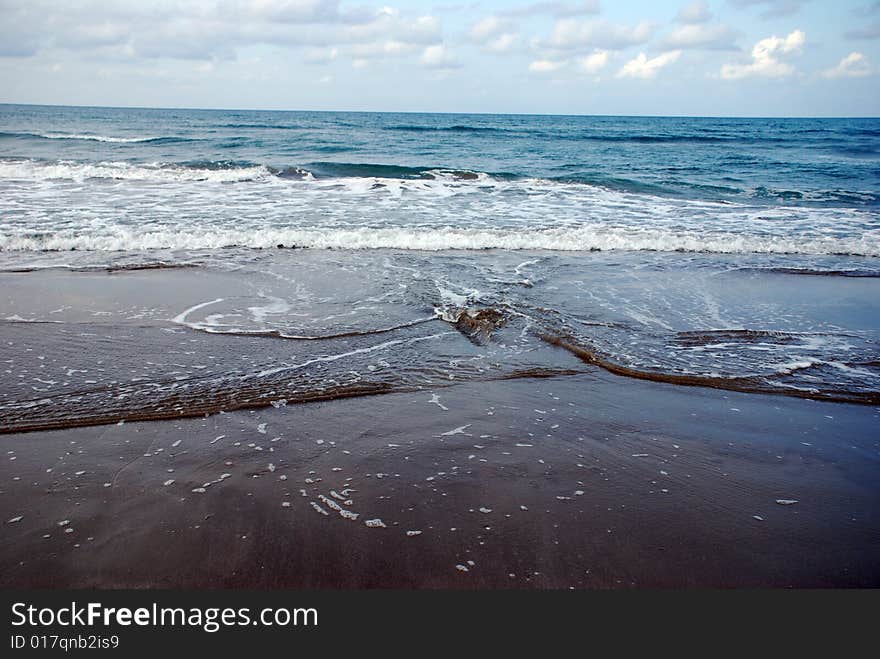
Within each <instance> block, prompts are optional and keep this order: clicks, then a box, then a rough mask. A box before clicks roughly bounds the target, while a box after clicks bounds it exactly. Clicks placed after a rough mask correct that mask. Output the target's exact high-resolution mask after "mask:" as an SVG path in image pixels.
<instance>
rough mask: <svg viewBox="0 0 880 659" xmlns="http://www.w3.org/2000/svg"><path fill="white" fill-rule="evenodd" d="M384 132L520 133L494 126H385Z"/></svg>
mask: <svg viewBox="0 0 880 659" xmlns="http://www.w3.org/2000/svg"><path fill="white" fill-rule="evenodd" d="M383 130H392V131H402V132H409V133H468V134H471V133H486V134H499V133H501V134H508V133H516V132H519V131H515V130H510V129H507V128H496V127H493V126H466V125H460V124H459V125H454V126H421V125H406V124H403V125H399V126H385V127H384V129H383Z"/></svg>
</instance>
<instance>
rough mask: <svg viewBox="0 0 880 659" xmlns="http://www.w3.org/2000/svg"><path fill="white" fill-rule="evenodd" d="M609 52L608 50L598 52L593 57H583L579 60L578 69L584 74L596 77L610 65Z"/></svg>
mask: <svg viewBox="0 0 880 659" xmlns="http://www.w3.org/2000/svg"><path fill="white" fill-rule="evenodd" d="M608 57H609V52H608V51H607V50H597V51H596V52H595V53H593V54H592V55H587V56H586V57H581V58H580V59H578V60H577V68H578V70H579V71H581V72H582V73H586V74H588V75H594V74H596V73H599V71H601V70H602V69H604V68H605V65H606V64H608Z"/></svg>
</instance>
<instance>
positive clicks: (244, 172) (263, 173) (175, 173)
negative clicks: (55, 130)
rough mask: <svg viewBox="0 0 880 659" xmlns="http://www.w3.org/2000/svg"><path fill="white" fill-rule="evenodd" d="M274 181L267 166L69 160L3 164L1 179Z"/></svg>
mask: <svg viewBox="0 0 880 659" xmlns="http://www.w3.org/2000/svg"><path fill="white" fill-rule="evenodd" d="M269 177H273V174H272V172H271V170H270V169H269V168H268V167H265V166H264V165H253V164H240V165H238V166H228V167H222V166H204V165H203V166H188V165H185V164H183V165H169V164H165V163H149V164H134V163H128V162H119V161H108V162H98V163H94V164H85V163H79V162H74V161H68V160H61V161H57V162H52V163H47V162H39V161H35V160H0V178H3V179H13V180H37V181H42V180H73V181H84V180H87V179H117V180H138V181H156V182H196V181H214V182H221V183H222V182H242V181H256V180H261V179H266V178H269Z"/></svg>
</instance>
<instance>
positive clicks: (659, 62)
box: [617, 50, 681, 80]
mask: <svg viewBox="0 0 880 659" xmlns="http://www.w3.org/2000/svg"><path fill="white" fill-rule="evenodd" d="M680 55H681V51H680V50H671V51H669V52H665V53H661V54H660V55H657V57H654V58H652V59H648V57H647V55H645V53H639V54H638V56H637V57H635V58H634V59H631V60H630V61H629V62H627V63H626V64H624V65H623V68H621V69H620V71H618V72H617V77H618V78H642V79H643V80H648V79H650V78H655V77H656V76H657V72H658V71H659V70H660V69H662V68H663V67H664V66H667V65H669V64H672V63H673V62H674V61H675V60H677V59H678V58H679V56H680Z"/></svg>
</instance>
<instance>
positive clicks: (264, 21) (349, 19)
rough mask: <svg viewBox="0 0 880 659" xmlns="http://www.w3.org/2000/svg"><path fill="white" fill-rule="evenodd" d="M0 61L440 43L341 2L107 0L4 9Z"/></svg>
mask: <svg viewBox="0 0 880 659" xmlns="http://www.w3.org/2000/svg"><path fill="white" fill-rule="evenodd" d="M4 25H11V26H14V27H15V29H14V30H12V29H11V28H7V29H4V28H3V27H0V44H2V46H0V55H2V54H5V55H19V56H22V55H33V54H35V53H38V52H40V51H43V50H59V49H61V50H68V51H76V52H80V53H83V54H85V55H93V54H99V55H101V56H102V57H108V58H109V57H115V58H116V59H118V60H123V59H129V60H130V59H134V58H138V57H143V58H180V59H204V60H211V59H233V58H235V57H236V55H237V51H238V50H239V49H241V48H246V47H249V46H255V45H275V46H282V47H293V48H297V47H308V46H311V47H341V46H343V45H350V46H358V47H367V48H369V47H373V49H374V50H376V49H377V48H378V46H377V44H383V43H387V42H400V43H405V44H409V45H411V46H412V47H413V48H421V47H424V46H426V45H431V44H435V43H439V42H440V41H441V40H442V39H441V37H442V30H441V27H440V23H439V21H438V20H437V19H436V18H435V17H433V16H415V17H413V16H408V15H404V14H402V13H401V12H399V11H397V10H394V9H391V8H387V7H383V8H382V9H379V10H375V9H369V8H364V7H359V8H356V9H342V8H340V3H339V2H338V0H201V1H200V2H185V3H174V2H165V1H162V0H141V2H138V3H135V2H124V3H123V2H118V3H108V2H101V1H100V0H82V1H80V2H67V3H60V2H53V1H50V0H29V2H27V3H20V4H13V3H8V2H0V26H4Z"/></svg>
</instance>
